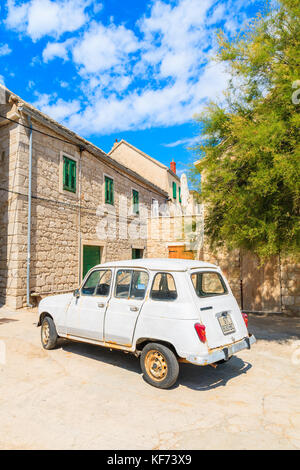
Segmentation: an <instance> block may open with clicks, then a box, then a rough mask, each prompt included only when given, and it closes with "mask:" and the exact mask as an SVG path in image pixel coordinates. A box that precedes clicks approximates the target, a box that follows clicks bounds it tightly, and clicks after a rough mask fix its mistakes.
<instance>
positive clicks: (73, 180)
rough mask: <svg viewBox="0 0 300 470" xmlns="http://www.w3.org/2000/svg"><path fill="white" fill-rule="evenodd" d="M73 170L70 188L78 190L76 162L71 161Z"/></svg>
mask: <svg viewBox="0 0 300 470" xmlns="http://www.w3.org/2000/svg"><path fill="white" fill-rule="evenodd" d="M70 166H71V171H70V176H71V178H70V190H71V191H74V193H75V192H76V162H74V161H71V165H70Z"/></svg>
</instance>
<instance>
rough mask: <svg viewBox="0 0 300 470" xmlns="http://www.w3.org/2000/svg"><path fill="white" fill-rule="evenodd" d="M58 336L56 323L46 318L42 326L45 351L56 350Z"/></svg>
mask: <svg viewBox="0 0 300 470" xmlns="http://www.w3.org/2000/svg"><path fill="white" fill-rule="evenodd" d="M57 338H58V334H57V331H56V327H55V324H54V321H53V320H52V318H50V317H45V318H44V320H43V322H42V326H41V341H42V346H43V348H44V349H54V348H55V347H56V345H57Z"/></svg>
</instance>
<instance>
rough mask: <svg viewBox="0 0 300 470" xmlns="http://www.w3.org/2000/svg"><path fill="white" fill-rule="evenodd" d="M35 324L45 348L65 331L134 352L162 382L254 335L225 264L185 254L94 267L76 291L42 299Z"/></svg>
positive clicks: (150, 376) (245, 344)
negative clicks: (184, 365)
mask: <svg viewBox="0 0 300 470" xmlns="http://www.w3.org/2000/svg"><path fill="white" fill-rule="evenodd" d="M38 326H41V327H42V328H41V340H42V345H43V347H44V348H45V349H52V348H55V346H56V343H57V339H58V337H62V338H68V339H71V340H75V341H82V342H86V343H92V344H97V345H99V346H104V347H107V348H111V349H119V350H124V351H129V352H131V353H133V354H135V355H136V356H138V357H140V361H141V368H142V371H143V374H144V378H145V379H146V381H147V382H149V383H150V384H151V385H154V386H155V387H159V388H169V387H171V386H172V385H173V384H174V383H175V382H176V380H177V378H178V374H179V364H178V362H189V363H192V364H196V365H199V366H204V365H207V364H213V365H215V364H220V363H223V362H226V361H228V360H229V359H230V357H231V356H232V355H233V354H234V353H236V352H237V351H240V350H242V349H246V348H248V349H250V346H251V345H252V344H253V343H254V342H255V341H256V340H255V337H254V336H253V335H249V333H248V330H247V316H246V315H245V314H241V311H240V309H239V307H238V304H237V302H236V300H235V298H234V296H233V294H232V292H231V290H230V287H229V285H228V282H227V281H226V279H225V278H224V276H223V275H222V273H221V270H220V268H218V267H217V266H215V265H213V264H209V263H204V262H201V261H190V260H182V259H153V258H152V259H151V258H150V259H137V260H129V261H117V262H111V263H105V264H100V265H98V266H95V267H94V268H92V269H91V270H90V271H89V272H88V273H87V275H86V276H85V278H84V280H83V282H82V285H81V287H80V288H79V289H76V290H75V291H74V293H73V294H72V293H71V294H63V295H55V296H50V297H46V298H45V299H43V300H42V301H41V302H40V304H39V322H38Z"/></svg>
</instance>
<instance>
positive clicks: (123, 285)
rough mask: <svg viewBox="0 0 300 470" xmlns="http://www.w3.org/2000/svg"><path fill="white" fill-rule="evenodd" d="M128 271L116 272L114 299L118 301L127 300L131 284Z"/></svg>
mask: <svg viewBox="0 0 300 470" xmlns="http://www.w3.org/2000/svg"><path fill="white" fill-rule="evenodd" d="M131 273H132V271H131V270H130V269H120V270H119V271H118V272H117V277H116V288H115V297H117V298H119V299H128V297H129V291H130V284H131Z"/></svg>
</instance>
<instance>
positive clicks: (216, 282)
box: [191, 272, 228, 297]
mask: <svg viewBox="0 0 300 470" xmlns="http://www.w3.org/2000/svg"><path fill="white" fill-rule="evenodd" d="M191 278H192V283H193V286H194V288H195V291H196V294H197V295H198V297H210V296H213V295H223V294H227V292H228V291H227V288H226V285H225V282H224V280H223V278H222V276H221V275H220V274H219V273H216V272H199V273H194V274H192V275H191Z"/></svg>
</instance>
